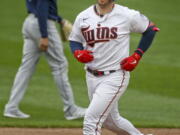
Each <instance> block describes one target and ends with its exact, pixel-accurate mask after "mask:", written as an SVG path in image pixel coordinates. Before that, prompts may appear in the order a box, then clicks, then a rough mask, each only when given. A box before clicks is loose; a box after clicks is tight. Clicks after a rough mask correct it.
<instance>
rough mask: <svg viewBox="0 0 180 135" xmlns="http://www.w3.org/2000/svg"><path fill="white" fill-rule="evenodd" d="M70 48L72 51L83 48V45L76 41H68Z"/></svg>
mask: <svg viewBox="0 0 180 135" xmlns="http://www.w3.org/2000/svg"><path fill="white" fill-rule="evenodd" d="M70 48H71V51H72V53H74V51H76V50H83V49H84V48H83V45H82V43H79V42H76V41H70Z"/></svg>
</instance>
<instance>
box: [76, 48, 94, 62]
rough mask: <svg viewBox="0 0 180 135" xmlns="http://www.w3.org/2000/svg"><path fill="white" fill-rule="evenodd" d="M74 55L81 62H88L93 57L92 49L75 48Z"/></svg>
mask: <svg viewBox="0 0 180 135" xmlns="http://www.w3.org/2000/svg"><path fill="white" fill-rule="evenodd" d="M74 57H75V58H76V59H77V60H78V61H79V62H82V63H88V62H91V61H92V60H93V59H94V56H93V55H92V51H89V50H76V51H74Z"/></svg>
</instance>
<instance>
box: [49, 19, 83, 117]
mask: <svg viewBox="0 0 180 135" xmlns="http://www.w3.org/2000/svg"><path fill="white" fill-rule="evenodd" d="M49 25H50V26H51V27H50V28H49V32H50V34H49V47H48V51H47V53H46V57H47V60H48V63H49V65H50V67H51V70H52V74H53V76H54V80H55V82H56V84H57V86H58V88H59V91H60V95H61V98H62V100H63V103H64V112H65V117H66V119H68V120H72V119H76V118H80V117H83V116H84V115H85V109H83V108H81V107H78V106H76V105H75V103H74V97H73V92H72V88H71V85H70V83H69V79H68V63H67V60H66V58H65V55H64V52H63V46H62V43H61V39H60V37H59V34H58V31H57V30H56V27H55V25H54V23H52V22H49Z"/></svg>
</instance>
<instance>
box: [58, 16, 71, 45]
mask: <svg viewBox="0 0 180 135" xmlns="http://www.w3.org/2000/svg"><path fill="white" fill-rule="evenodd" d="M71 30H72V23H71V22H70V21H68V20H66V19H63V22H62V24H61V29H60V35H61V39H62V41H63V42H66V41H68V38H69V35H70V33H71Z"/></svg>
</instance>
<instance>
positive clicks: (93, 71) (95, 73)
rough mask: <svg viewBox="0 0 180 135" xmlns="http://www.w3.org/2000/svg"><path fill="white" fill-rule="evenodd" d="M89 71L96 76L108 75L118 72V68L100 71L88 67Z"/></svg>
mask: <svg viewBox="0 0 180 135" xmlns="http://www.w3.org/2000/svg"><path fill="white" fill-rule="evenodd" d="M87 71H88V72H89V73H91V74H93V75H94V76H103V75H108V74H110V73H114V72H116V70H109V71H98V70H92V69H90V68H87Z"/></svg>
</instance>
